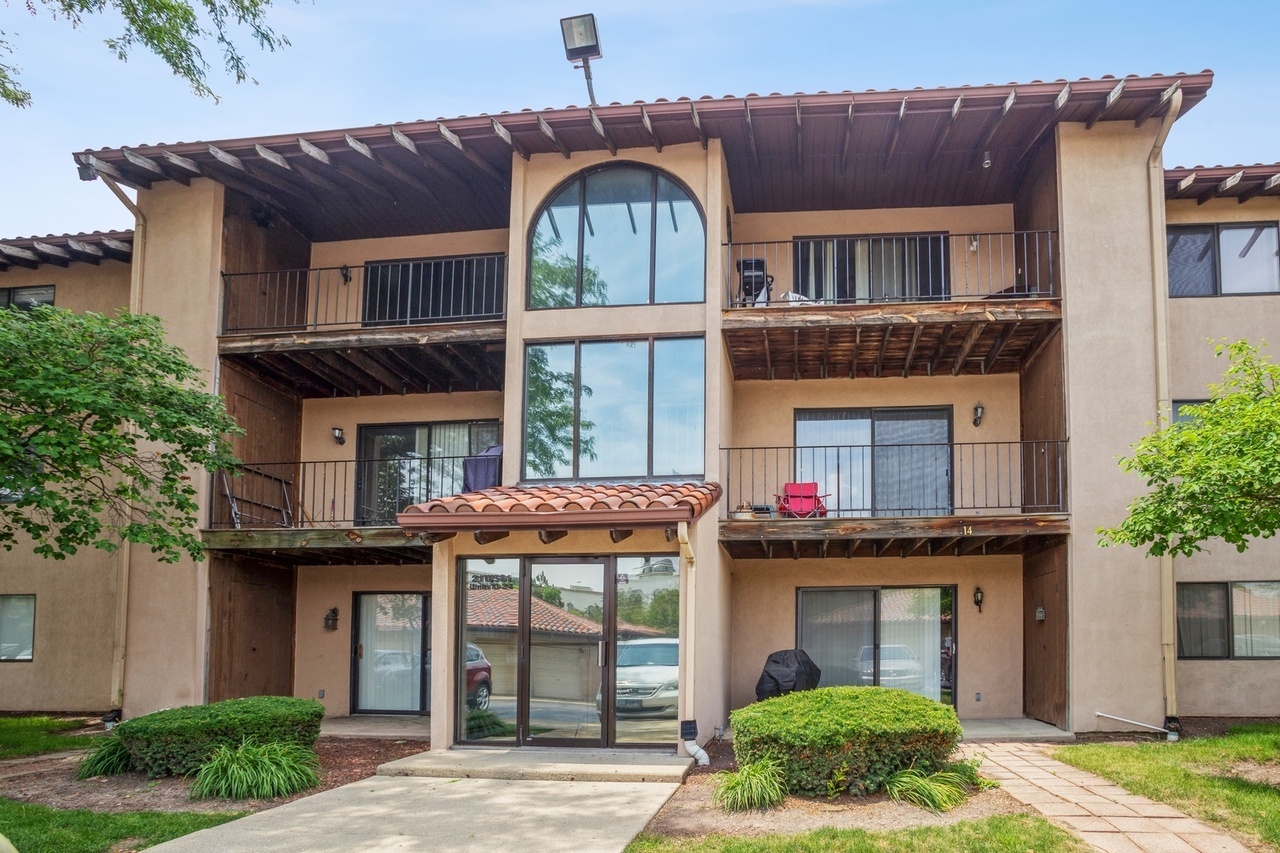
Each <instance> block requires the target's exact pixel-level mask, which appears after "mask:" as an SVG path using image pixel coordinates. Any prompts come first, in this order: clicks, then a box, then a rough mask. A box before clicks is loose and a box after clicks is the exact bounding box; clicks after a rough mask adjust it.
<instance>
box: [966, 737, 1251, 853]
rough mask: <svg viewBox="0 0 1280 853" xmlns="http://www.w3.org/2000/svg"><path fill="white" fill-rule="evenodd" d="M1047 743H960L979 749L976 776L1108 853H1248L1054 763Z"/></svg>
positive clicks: (1213, 832) (969, 750) (1179, 816)
mask: <svg viewBox="0 0 1280 853" xmlns="http://www.w3.org/2000/svg"><path fill="white" fill-rule="evenodd" d="M1049 746H1051V745H1048V744H1037V743H967V742H966V743H964V744H961V748H962V749H963V751H964V752H965V754H966V755H968V756H972V755H974V754H975V753H979V752H981V753H985V758H983V761H982V775H984V776H987V777H989V778H992V779H998V780H999V781H1000V787H1001V789H1002V790H1004V791H1005V792H1007V793H1008V794H1010V795H1011V796H1012V797H1013V798H1014V799H1016V800H1017V801H1018V802H1020V803H1023V804H1025V805H1027V806H1030V807H1031V808H1033V809H1035V810H1036V811H1038V812H1039V813H1040V814H1042V815H1044V816H1045V817H1046V818H1048V819H1049V820H1051V821H1053V822H1054V823H1056V824H1058V825H1060V826H1062V827H1065V828H1066V829H1069V830H1071V831H1072V832H1074V833H1075V834H1076V835H1079V836H1080V837H1081V838H1083V839H1084V840H1085V841H1087V842H1089V844H1091V845H1093V847H1094V848H1095V849H1097V850H1106V851H1109V853H1249V848H1247V847H1245V846H1244V845H1242V844H1241V843H1240V842H1238V841H1236V840H1235V839H1234V838H1232V837H1231V836H1229V835H1227V834H1226V833H1224V832H1222V831H1221V830H1218V829H1214V828H1213V827H1211V826H1208V825H1206V824H1203V823H1201V822H1200V821H1198V820H1196V819H1195V818H1191V817H1187V816H1186V815H1185V814H1183V813H1182V812H1180V811H1178V810H1177V809H1175V808H1173V807H1172V806H1166V805H1165V804H1163V803H1157V802H1155V801H1153V800H1148V799H1147V798H1146V797H1139V796H1137V795H1136V794H1130V793H1129V792H1128V791H1126V790H1125V789H1124V788H1121V787H1120V786H1119V785H1117V784H1115V783H1114V782H1109V781H1107V780H1106V779H1103V778H1101V777H1099V776H1094V775H1093V774H1092V773H1086V772H1085V771H1083V770H1079V769H1077V768H1075V767H1072V766H1071V765H1069V764H1063V763H1062V762H1061V761H1054V760H1053V759H1052V758H1050V757H1049V756H1048V755H1046V754H1045V749H1046V748H1048V747H1049Z"/></svg>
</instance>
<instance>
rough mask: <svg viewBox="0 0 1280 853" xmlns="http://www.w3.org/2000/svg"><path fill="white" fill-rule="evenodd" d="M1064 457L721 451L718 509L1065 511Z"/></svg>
mask: <svg viewBox="0 0 1280 853" xmlns="http://www.w3.org/2000/svg"><path fill="white" fill-rule="evenodd" d="M1066 450H1067V443H1066V442H1065V441H1003V442H983V443H974V444H881V445H874V446H871V445H826V446H821V447H731V448H724V449H722V452H723V454H724V464H725V468H724V471H725V477H724V479H725V498H726V499H725V500H724V501H723V502H722V505H723V506H724V507H725V508H726V512H728V513H730V514H732V513H734V512H735V510H737V509H739V508H742V509H743V511H744V514H745V510H746V508H748V507H750V508H752V509H753V510H754V517H756V518H759V517H762V516H763V517H770V516H773V517H781V518H880V517H884V518H894V517H912V516H947V515H966V514H971V513H987V514H1036V513H1055V512H1065V511H1066V509H1067V500H1066V461H1067V460H1066ZM813 484H816V486H814V485H813Z"/></svg>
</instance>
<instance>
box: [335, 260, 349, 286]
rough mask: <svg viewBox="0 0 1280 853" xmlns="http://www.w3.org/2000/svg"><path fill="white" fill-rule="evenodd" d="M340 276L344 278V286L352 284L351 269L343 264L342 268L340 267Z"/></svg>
mask: <svg viewBox="0 0 1280 853" xmlns="http://www.w3.org/2000/svg"><path fill="white" fill-rule="evenodd" d="M338 275H340V276H342V283H343V284H350V283H351V267H349V266H347V265H346V264H343V265H342V266H340V267H338Z"/></svg>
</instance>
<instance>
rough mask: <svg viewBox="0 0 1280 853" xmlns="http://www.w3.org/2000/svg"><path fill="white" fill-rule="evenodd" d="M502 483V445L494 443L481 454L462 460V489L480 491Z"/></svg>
mask: <svg viewBox="0 0 1280 853" xmlns="http://www.w3.org/2000/svg"><path fill="white" fill-rule="evenodd" d="M501 483H502V445H501V444H493V445H490V446H489V447H487V448H486V449H485V451H484V452H483V453H481V454H480V455H479V456H468V457H467V458H466V459H463V460H462V491H464V492H478V491H480V490H481V489H492V488H493V487H495V486H498V485H501Z"/></svg>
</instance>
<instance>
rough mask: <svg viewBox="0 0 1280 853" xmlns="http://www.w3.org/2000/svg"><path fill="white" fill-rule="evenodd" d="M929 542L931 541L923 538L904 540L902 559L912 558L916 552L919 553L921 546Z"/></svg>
mask: <svg viewBox="0 0 1280 853" xmlns="http://www.w3.org/2000/svg"><path fill="white" fill-rule="evenodd" d="M928 541H929V539H928V538H927V537H922V538H919V539H904V540H902V551H901V554H900V556H902V557H910V556H911V555H912V554H914V553H915V552H916V551H919V550H920V546H921V545H923V544H925V543H926V542H928Z"/></svg>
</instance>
